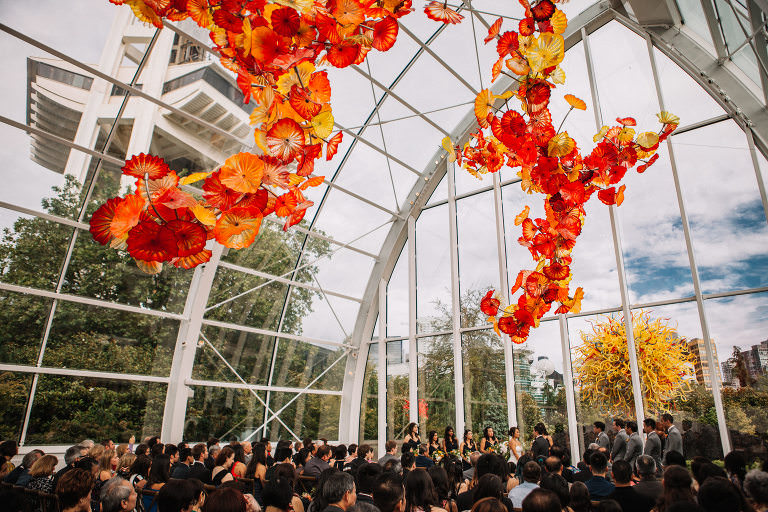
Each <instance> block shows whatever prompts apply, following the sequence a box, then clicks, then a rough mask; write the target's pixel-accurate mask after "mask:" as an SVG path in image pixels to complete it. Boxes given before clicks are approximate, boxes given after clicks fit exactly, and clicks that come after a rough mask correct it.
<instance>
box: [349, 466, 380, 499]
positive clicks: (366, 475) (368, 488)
mask: <svg viewBox="0 0 768 512" xmlns="http://www.w3.org/2000/svg"><path fill="white" fill-rule="evenodd" d="M380 474H381V466H379V465H378V464H376V463H373V464H362V465H361V466H360V467H359V468H358V470H357V473H356V474H355V485H356V486H357V492H364V493H366V494H371V493H372V492H373V488H374V487H375V486H376V479H377V478H378V477H379V475H380Z"/></svg>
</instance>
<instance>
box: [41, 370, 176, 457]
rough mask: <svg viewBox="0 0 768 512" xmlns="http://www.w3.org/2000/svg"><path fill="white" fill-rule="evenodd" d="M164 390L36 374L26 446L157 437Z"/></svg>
mask: <svg viewBox="0 0 768 512" xmlns="http://www.w3.org/2000/svg"><path fill="white" fill-rule="evenodd" d="M166 387H167V386H166V385H165V384H159V383H155V382H127V381H117V380H101V379H84V378H79V377H71V376H66V377H65V376H58V375H40V378H39V380H38V384H37V392H36V393H35V401H34V404H33V405H32V414H31V415H30V419H29V428H28V430H27V439H26V442H27V444H64V445H70V444H72V443H76V442H78V441H80V440H82V439H113V440H115V442H118V443H125V442H128V439H129V438H130V437H131V436H136V439H144V438H145V437H147V436H156V435H159V434H160V427H161V424H162V421H163V407H164V404H165V394H166Z"/></svg>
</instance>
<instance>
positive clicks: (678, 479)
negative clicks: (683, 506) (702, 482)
mask: <svg viewBox="0 0 768 512" xmlns="http://www.w3.org/2000/svg"><path fill="white" fill-rule="evenodd" d="M691 484H693V478H691V474H690V473H689V472H688V470H687V469H685V468H684V467H681V466H677V465H674V466H669V467H667V468H666V469H665V470H664V478H663V485H664V492H663V493H662V495H661V497H660V498H659V499H658V501H657V502H656V508H655V509H654V510H655V511H656V512H668V509H669V508H670V507H672V506H673V505H676V504H677V503H681V502H684V503H689V504H695V503H696V499H695V498H694V497H693V491H692V490H691Z"/></svg>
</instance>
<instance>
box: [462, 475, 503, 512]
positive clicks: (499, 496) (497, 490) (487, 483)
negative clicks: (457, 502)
mask: <svg viewBox="0 0 768 512" xmlns="http://www.w3.org/2000/svg"><path fill="white" fill-rule="evenodd" d="M485 498H493V499H496V500H499V501H501V503H502V504H503V505H504V506H505V507H506V509H507V510H512V509H513V508H514V507H513V505H512V501H511V500H510V499H509V498H508V497H507V490H506V486H505V485H504V483H503V481H502V479H501V478H500V477H499V475H496V474H493V473H487V474H485V475H483V476H481V477H480V479H479V480H478V481H477V485H476V486H475V488H474V489H473V493H472V500H473V504H474V503H477V502H479V501H482V500H484V499H485ZM457 508H458V506H457Z"/></svg>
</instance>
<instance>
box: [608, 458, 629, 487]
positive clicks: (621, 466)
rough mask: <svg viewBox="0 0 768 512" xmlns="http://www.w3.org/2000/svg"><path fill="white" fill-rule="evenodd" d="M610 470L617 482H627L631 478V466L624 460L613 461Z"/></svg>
mask: <svg viewBox="0 0 768 512" xmlns="http://www.w3.org/2000/svg"><path fill="white" fill-rule="evenodd" d="M611 472H612V473H613V479H614V480H615V481H616V483H617V484H628V483H629V481H630V480H632V466H631V465H630V464H629V462H627V461H625V460H617V461H616V462H614V463H613V466H612V467H611Z"/></svg>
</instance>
